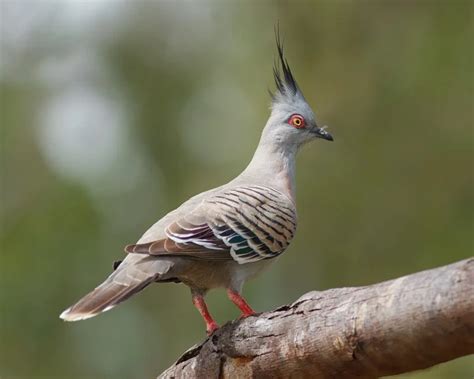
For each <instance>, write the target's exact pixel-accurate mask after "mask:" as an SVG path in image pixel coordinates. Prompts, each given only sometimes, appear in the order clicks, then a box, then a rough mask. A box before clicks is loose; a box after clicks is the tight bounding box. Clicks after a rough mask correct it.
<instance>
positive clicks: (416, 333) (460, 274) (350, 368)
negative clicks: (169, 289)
mask: <svg viewBox="0 0 474 379" xmlns="http://www.w3.org/2000/svg"><path fill="white" fill-rule="evenodd" d="M473 294H474V258H471V259H467V260H463V261H460V262H457V263H454V264H451V265H448V266H444V267H440V268H436V269H433V270H428V271H423V272H419V273H416V274H412V275H408V276H405V277H401V278H398V279H395V280H391V281H387V282H383V283H378V284H374V285H371V286H366V287H353V288H338V289H330V290H327V291H323V292H317V291H313V292H309V293H307V294H305V295H303V296H302V297H301V298H299V299H298V300H297V301H296V302H294V303H293V304H290V305H285V306H282V307H280V308H278V309H276V310H274V311H272V312H265V313H262V314H260V315H258V316H255V317H249V318H247V319H244V320H237V321H233V322H231V323H228V324H226V325H224V326H223V327H222V328H221V329H219V330H218V331H217V332H215V333H214V334H213V335H212V336H211V337H210V338H208V339H206V340H205V341H204V342H203V343H202V344H200V345H197V346H194V347H193V348H191V349H190V350H188V351H187V352H186V353H185V354H184V355H183V356H182V357H181V358H180V359H179V360H178V361H177V362H176V363H175V364H174V365H173V366H172V367H170V368H169V369H168V370H166V371H165V372H164V373H162V374H161V375H160V376H159V378H288V377H292V378H303V377H311V378H353V377H363V378H376V377H380V376H384V375H394V374H399V373H403V372H409V371H413V370H417V369H422V368H427V367H430V366H433V365H435V364H438V363H441V362H445V361H449V360H451V359H454V358H457V357H461V356H464V355H467V354H472V353H474V296H473Z"/></svg>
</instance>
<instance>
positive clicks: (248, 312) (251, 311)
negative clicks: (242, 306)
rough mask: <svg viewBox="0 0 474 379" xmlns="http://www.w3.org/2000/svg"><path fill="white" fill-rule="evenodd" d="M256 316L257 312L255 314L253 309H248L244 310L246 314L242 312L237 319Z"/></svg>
mask: <svg viewBox="0 0 474 379" xmlns="http://www.w3.org/2000/svg"><path fill="white" fill-rule="evenodd" d="M256 314H257V312H255V311H254V310H253V309H251V308H250V309H248V310H246V312H242V314H241V315H240V317H239V319H240V320H241V319H243V318H247V317H249V316H255V315H256Z"/></svg>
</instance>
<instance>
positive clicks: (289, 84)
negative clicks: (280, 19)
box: [272, 25, 299, 100]
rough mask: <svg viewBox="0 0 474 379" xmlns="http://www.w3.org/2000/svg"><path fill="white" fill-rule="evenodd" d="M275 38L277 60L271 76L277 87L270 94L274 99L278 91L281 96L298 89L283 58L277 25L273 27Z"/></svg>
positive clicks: (293, 93)
mask: <svg viewBox="0 0 474 379" xmlns="http://www.w3.org/2000/svg"><path fill="white" fill-rule="evenodd" d="M275 39H276V45H277V50H278V61H276V62H275V64H274V65H273V76H274V78H275V84H276V87H277V93H275V94H272V98H273V99H274V100H275V97H276V96H277V95H278V93H279V94H280V95H282V96H288V95H295V94H296V93H297V92H298V91H299V88H298V84H297V83H296V80H295V78H294V77H293V74H292V73H291V69H290V66H289V65H288V61H287V60H286V59H285V56H284V54H283V43H282V42H281V38H280V30H279V27H278V25H277V26H276V27H275ZM280 67H281V71H280Z"/></svg>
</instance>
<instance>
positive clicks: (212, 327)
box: [206, 321, 219, 336]
mask: <svg viewBox="0 0 474 379" xmlns="http://www.w3.org/2000/svg"><path fill="white" fill-rule="evenodd" d="M217 329H219V325H217V323H216V322H215V321H211V322H209V323H207V324H206V333H207V335H208V336H210V335H211V334H212V333H214V332H215V331H216V330H217Z"/></svg>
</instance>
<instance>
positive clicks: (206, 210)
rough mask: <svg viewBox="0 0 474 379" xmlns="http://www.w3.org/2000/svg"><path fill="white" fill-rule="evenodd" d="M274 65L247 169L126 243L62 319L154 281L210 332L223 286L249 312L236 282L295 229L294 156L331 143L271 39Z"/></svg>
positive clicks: (268, 258) (102, 307)
mask: <svg viewBox="0 0 474 379" xmlns="http://www.w3.org/2000/svg"><path fill="white" fill-rule="evenodd" d="M276 44H277V52H278V59H277V62H276V63H275V65H274V68H273V74H274V78H275V83H276V90H275V92H274V93H273V94H272V103H271V114H270V117H269V119H268V121H267V124H266V126H265V128H264V129H263V132H262V135H261V138H260V142H259V144H258V147H257V150H256V151H255V154H254V156H253V158H252V160H251V161H250V163H249V165H248V166H247V168H246V169H245V170H244V171H243V172H242V173H241V174H240V175H239V176H237V177H236V178H235V179H233V180H231V181H230V182H229V183H227V184H225V185H223V186H220V187H217V188H214V189H211V190H209V191H206V192H203V193H201V194H199V195H196V196H194V197H192V198H191V199H189V200H187V201H186V202H184V203H183V204H182V205H181V206H179V207H178V208H177V209H175V210H174V211H172V212H170V213H168V214H167V215H165V216H164V217H163V218H162V219H160V220H159V221H158V222H156V223H155V224H154V225H153V226H151V227H150V228H149V229H148V230H147V231H146V232H145V234H144V235H143V236H142V237H141V238H140V239H139V240H138V242H137V243H136V244H133V245H128V246H126V248H125V252H126V253H128V254H127V256H126V257H125V259H124V260H123V261H122V262H116V264H114V268H115V270H114V271H113V273H112V274H111V275H110V276H109V277H108V278H107V279H106V280H105V281H104V282H103V283H102V284H101V285H99V286H98V287H97V288H95V289H94V290H93V291H92V292H90V293H89V294H87V295H86V296H84V297H83V298H82V299H81V300H79V301H78V302H77V303H76V304H74V305H73V306H71V307H70V308H68V309H66V310H65V311H64V312H63V313H62V314H61V316H60V317H61V318H62V319H64V320H65V321H77V320H84V319H87V318H90V317H93V316H96V315H97V314H99V313H102V312H105V311H108V310H109V309H112V308H113V307H115V306H116V305H117V304H119V303H121V302H122V301H124V300H126V299H128V298H129V297H130V296H132V295H134V294H135V293H137V292H139V291H140V290H142V289H144V288H145V287H146V286H147V285H149V284H150V283H153V282H158V283H160V282H178V283H179V282H182V283H184V284H186V285H187V286H189V287H190V289H191V294H192V301H193V304H194V305H195V306H196V308H197V309H198V311H199V312H200V314H201V315H202V317H203V318H204V321H205V323H206V330H207V333H208V334H211V333H213V332H214V330H216V329H217V328H218V326H217V324H216V322H215V321H214V319H213V318H212V316H211V314H210V313H209V311H208V309H207V306H206V303H205V301H204V296H205V294H206V292H207V291H208V290H210V289H213V288H219V287H223V288H225V289H226V290H227V294H228V297H229V299H230V300H231V301H232V302H233V303H234V304H235V305H236V306H237V307H238V308H240V310H241V312H242V317H247V316H250V315H253V314H254V311H253V310H252V308H251V307H250V306H249V305H248V304H247V302H246V301H245V300H244V298H243V297H242V296H241V291H242V286H243V284H244V283H245V282H246V281H247V280H248V279H249V278H251V277H254V276H255V275H256V274H258V273H259V272H260V271H262V269H264V268H265V267H266V266H268V265H269V263H270V262H273V261H274V260H275V259H274V258H276V257H278V256H279V255H280V254H281V253H283V252H284V251H285V250H286V248H287V247H288V245H289V243H290V241H291V240H292V238H293V236H294V234H295V230H296V205H295V158H296V153H297V151H298V150H299V148H300V147H301V146H302V145H304V144H305V143H307V142H310V141H313V140H315V139H317V138H321V139H325V140H329V141H332V140H333V138H332V136H331V135H330V134H329V133H328V132H327V131H326V128H325V127H319V126H318V125H317V123H316V119H315V116H314V113H313V111H312V110H311V107H310V106H309V105H308V103H307V102H306V100H305V98H304V97H303V94H302V93H301V90H300V88H299V86H298V85H297V83H296V81H295V79H294V77H293V75H292V72H291V70H290V67H289V65H288V62H287V60H286V59H285V58H284V55H283V45H282V43H281V42H280V38H279V35H278V33H276Z"/></svg>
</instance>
